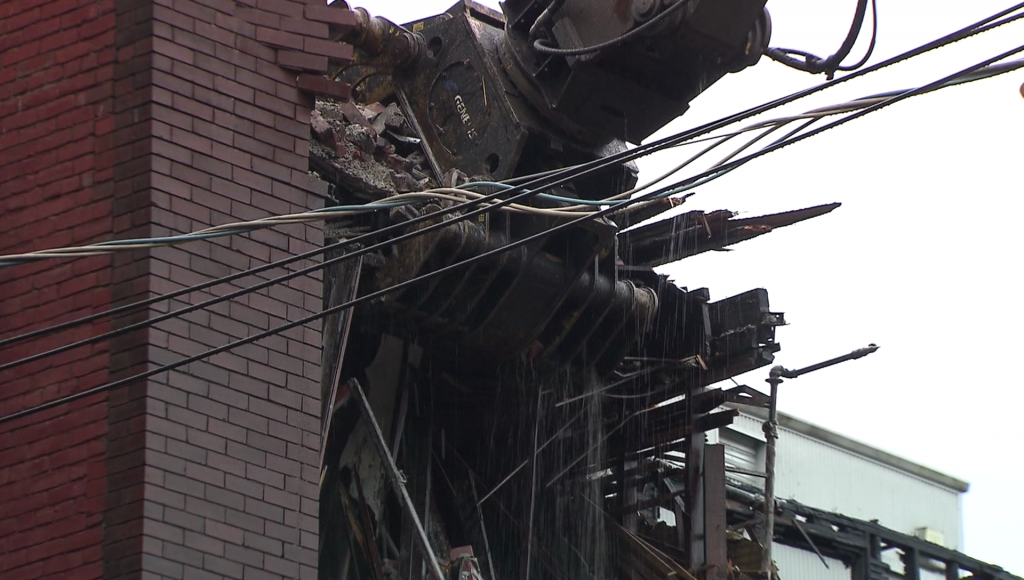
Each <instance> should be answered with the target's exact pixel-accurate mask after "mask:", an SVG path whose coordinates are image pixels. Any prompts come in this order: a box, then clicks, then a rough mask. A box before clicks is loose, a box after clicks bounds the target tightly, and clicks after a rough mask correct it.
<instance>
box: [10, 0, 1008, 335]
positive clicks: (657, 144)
mask: <svg viewBox="0 0 1024 580" xmlns="http://www.w3.org/2000/svg"><path fill="white" fill-rule="evenodd" d="M1022 8H1024V2H1021V3H1018V4H1016V5H1014V6H1011V7H1009V8H1006V9H1004V10H1002V11H1000V12H997V13H995V14H993V15H991V16H988V17H986V18H984V19H982V20H979V21H977V22H974V23H973V24H970V25H968V26H965V27H963V28H961V29H959V30H957V31H954V32H952V33H950V34H947V35H945V36H942V37H940V38H938V39H936V40H933V41H931V42H929V43H927V44H924V45H921V46H919V47H917V48H914V49H911V50H909V51H906V52H904V53H902V54H899V55H897V56H894V57H892V58H889V59H886V60H885V61H882V62H879V63H877V64H875V65H872V66H870V67H867V68H864V69H861V70H858V71H856V72H853V73H851V74H849V75H845V76H843V77H841V78H839V79H831V80H828V81H826V82H824V83H822V84H819V85H817V86H815V87H810V88H808V89H804V90H801V91H797V92H795V93H792V94H790V95H788V96H785V97H782V98H779V99H775V100H773V101H770V102H768V103H764V104H762V105H758V106H755V107H752V108H750V109H747V110H745V111H742V112H739V113H735V114H733V115H730V116H728V117H725V118H723V119H720V120H718V121H715V122H712V123H706V124H705V125H702V126H700V127H697V128H695V129H692V130H689V131H684V132H680V133H677V134H675V135H671V136H668V137H665V138H663V139H660V140H657V141H654V142H652V143H648V144H645V145H641V146H639V147H636V148H634V149H632V150H629V151H626V152H621V153H618V154H614V155H611V156H608V157H605V158H602V159H599V160H594V161H591V162H588V163H583V164H580V165H577V166H574V167H571V168H567V169H566V170H564V171H559V172H556V173H554V174H548V173H545V174H540V175H538V176H537V178H536V179H534V180H532V181H528V182H526V183H523V184H522V185H520V186H517V187H519V188H520V189H519V191H525V193H520V194H518V195H515V196H514V197H511V198H508V200H507V201H509V202H511V201H513V200H515V199H520V198H522V197H525V196H528V195H531V192H530V190H527V189H526V187H527V186H529V187H533V188H535V189H534V192H536V191H539V190H540V188H542V187H543V188H553V187H556V186H558V185H561V184H564V183H567V182H570V181H572V180H573V179H576V178H578V177H581V176H585V175H587V174H589V173H591V172H593V171H596V170H600V169H602V168H605V167H608V166H610V165H613V164H616V163H620V162H623V161H627V160H631V159H635V158H637V157H640V156H641V155H646V154H648V153H649V152H651V153H653V152H656V151H660V150H664V149H667V148H670V147H675V146H678V145H679V144H681V143H683V142H684V141H686V140H688V139H694V138H696V137H700V136H701V135H705V134H707V133H709V132H711V131H714V130H716V129H718V128H721V127H724V126H726V125H730V124H732V123H735V122H738V121H741V120H743V119H747V118H750V117H753V116H756V115H758V114H761V113H763V112H765V111H768V110H770V109H773V108H777V107H779V106H782V105H785V104H788V103H790V102H793V101H795V100H798V99H801V98H803V97H806V96H809V95H811V94H814V93H817V92H819V91H822V90H825V89H827V88H830V87H832V86H835V85H837V84H840V83H844V82H846V81H849V80H853V79H855V78H858V77H860V76H863V75H866V74H869V73H871V72H874V71H876V70H880V69H882V68H885V67H888V66H891V65H894V64H897V63H899V62H902V61H904V60H907V59H910V58H914V57H916V56H919V55H921V54H924V53H926V52H929V51H931V50H935V49H937V48H941V47H943V46H946V45H948V44H952V43H955V42H958V41H960V40H963V39H965V38H968V37H971V36H975V35H977V34H981V33H983V32H987V31H989V30H993V29H995V28H998V27H1000V26H1005V25H1007V24H1010V23H1012V22H1015V21H1017V20H1020V19H1021V18H1024V14H1018V15H1016V16H1009V17H1007V16H1008V15H1010V14H1012V13H1013V12H1017V11H1019V10H1021V9H1022ZM1003 17H1007V18H1005V19H1003V20H1001V21H1000V20H999V19H1000V18H1003ZM565 174H568V175H569V177H567V178H559V177H558V176H560V175H565ZM549 178H555V180H554V181H553V182H547V181H546V180H547V179H549ZM520 179H521V178H520ZM515 192H516V188H513V189H512V190H509V191H505V192H495V193H493V194H490V195H488V196H485V197H484V198H481V199H477V200H471V201H468V202H466V203H464V204H462V205H461V206H457V207H454V208H450V209H449V211H457V210H460V209H466V208H469V207H472V206H475V205H479V204H480V203H483V202H485V201H491V200H494V199H497V198H498V197H499V196H500V195H503V194H504V195H508V194H511V193H515ZM479 213H480V212H472V213H469V214H462V215H459V216H456V217H455V218H454V221H462V220H465V219H469V218H471V217H474V216H476V215H479ZM433 218H434V216H433V215H432V214H426V215H422V216H418V217H416V218H413V219H412V220H409V221H407V222H402V223H399V224H392V225H391V226H387V227H385V228H381V229H380V230H376V231H374V232H370V233H368V234H364V235H361V236H357V237H355V238H352V239H349V240H344V241H340V242H337V243H334V244H331V245H329V246H325V247H323V248H318V249H315V250H311V251H309V252H305V253H303V254H299V255H297V256H292V257H289V258H285V259H283V260H279V261H278V262H274V263H270V264H265V265H263V266H259V267H257V268H253V269H250V270H246V271H243V272H239V273H236V274H232V275H229V276H225V277H223V278H219V279H215V280H210V281H208V282H204V283H201V284H197V285H195V286H192V287H189V288H184V289H181V290H177V291H174V292H171V293H168V294H164V295H161V296H156V297H153V298H150V299H147V300H144V301H141V302H138V303H134V304H128V305H125V306H121V307H118V308H114V309H111V310H107V311H104V312H100V313H96V314H93V315H89V316H85V317H82V318H79V319H76V320H72V321H68V322H65V323H61V324H58V325H54V326H51V327H48V328H44V329H39V330H36V331H31V332H28V333H25V334H22V335H19V336H15V337H12V338H8V339H4V340H0V346H7V345H9V344H13V343H16V342H20V341H24V340H28V339H31V338H36V337H38V336H42V335H45V334H50V333H52V332H57V331H60V330H65V329H68V328H73V327H75V326H79V325H82V324H87V323H89V322H93V321H95V320H98V319H100V318H103V317H105V316H114V315H117V314H121V313H123V312H127V311H130V310H134V309H137V308H142V307H145V306H149V305H152V304H155V303H157V302H161V301H163V300H168V299H172V298H176V297H178V296H182V295H184V294H188V293H191V292H194V291H199V290H203V289H206V288H210V287H212V286H215V285H218V284H221V283H226V282H231V281H234V280H238V279H240V278H242V277H245V276H249V275H255V274H258V273H262V272H265V271H267V270H269V269H272V268H275V267H280V266H283V265H286V264H289V263H292V262H295V261H298V260H301V259H306V258H312V257H315V256H318V255H320V254H323V253H325V252H328V251H331V250H335V249H341V248H344V247H348V246H352V245H357V244H361V243H362V242H364V241H367V240H369V239H370V238H373V237H377V236H380V235H383V234H385V233H390V232H393V231H395V230H397V229H400V228H405V227H409V226H411V225H414V224H417V223H421V222H423V221H426V220H429V219H433ZM453 223H454V222H453ZM429 229H430V228H429V227H428V228H425V229H424V230H419V233H426V231H429ZM395 241H400V240H395Z"/></svg>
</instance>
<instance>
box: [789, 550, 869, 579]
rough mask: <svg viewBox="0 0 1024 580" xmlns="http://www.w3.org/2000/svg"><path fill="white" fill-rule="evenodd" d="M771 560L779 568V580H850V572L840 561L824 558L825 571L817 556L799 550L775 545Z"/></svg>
mask: <svg viewBox="0 0 1024 580" xmlns="http://www.w3.org/2000/svg"><path fill="white" fill-rule="evenodd" d="M772 559H773V560H775V565H776V566H778V568H779V578H780V580H850V578H851V576H850V575H851V571H850V569H849V568H847V567H846V565H844V564H843V563H842V561H840V560H835V559H833V558H825V561H826V562H828V568H827V569H826V568H825V566H824V565H822V563H821V560H820V559H818V555H817V554H815V553H814V552H807V551H804V550H801V549H799V548H792V547H790V546H783V545H780V544H775V545H774V546H772Z"/></svg>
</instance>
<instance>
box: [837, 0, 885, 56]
mask: <svg viewBox="0 0 1024 580" xmlns="http://www.w3.org/2000/svg"><path fill="white" fill-rule="evenodd" d="M877 40H878V0H871V42H869V43H868V49H867V51H866V52H865V53H864V56H863V57H861V59H860V60H858V61H857V62H856V63H854V64H851V65H848V66H839V67H836V70H840V71H843V72H850V71H855V70H857V69H859V68H860V67H862V66H864V65H866V64H867V63H868V60H870V59H871V55H872V54H874V53H875V42H876V41H877Z"/></svg>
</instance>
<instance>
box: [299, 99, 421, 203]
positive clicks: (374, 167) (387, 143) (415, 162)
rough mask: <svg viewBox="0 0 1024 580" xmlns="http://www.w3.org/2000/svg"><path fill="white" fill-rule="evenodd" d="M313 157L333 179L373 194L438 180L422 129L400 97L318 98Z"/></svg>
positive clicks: (381, 195)
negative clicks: (363, 101)
mask: <svg viewBox="0 0 1024 580" xmlns="http://www.w3.org/2000/svg"><path fill="white" fill-rule="evenodd" d="M311 128H312V131H311V139H310V147H309V152H310V160H311V161H312V162H313V164H314V166H315V168H316V170H317V172H318V173H320V174H321V176H323V177H324V178H325V179H326V180H327V181H328V182H330V183H334V184H336V185H337V186H339V187H342V188H344V189H347V190H349V191H352V192H357V193H358V194H360V195H362V196H367V197H369V198H371V199H373V200H377V199H382V198H385V197H389V196H392V195H396V194H398V193H406V192H412V191H422V190H424V189H428V188H431V187H435V186H436V184H435V182H434V181H433V178H432V177H431V171H430V165H429V163H428V162H427V157H426V155H424V153H423V150H422V148H421V147H420V139H419V137H418V136H417V134H416V130H415V129H414V128H413V126H412V125H411V124H410V123H409V121H408V119H406V117H405V115H404V114H403V113H402V110H401V108H400V107H399V106H398V105H397V104H396V103H391V104H389V105H386V106H385V105H382V104H380V103H373V104H370V105H366V106H364V105H359V104H355V103H350V102H348V103H345V102H337V101H331V100H318V101H317V103H316V110H314V111H313V113H312V118H311Z"/></svg>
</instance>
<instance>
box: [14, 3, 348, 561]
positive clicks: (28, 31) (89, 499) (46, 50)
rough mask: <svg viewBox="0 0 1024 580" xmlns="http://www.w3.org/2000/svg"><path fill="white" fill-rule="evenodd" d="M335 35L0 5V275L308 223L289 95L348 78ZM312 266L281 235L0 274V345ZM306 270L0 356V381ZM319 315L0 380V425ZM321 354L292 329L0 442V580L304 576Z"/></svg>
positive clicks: (164, 15) (221, 319) (302, 15)
mask: <svg viewBox="0 0 1024 580" xmlns="http://www.w3.org/2000/svg"><path fill="white" fill-rule="evenodd" d="M350 21H351V18H350V15H349V14H348V13H347V11H345V10H343V9H342V8H339V7H335V6H326V5H325V4H324V2H323V0H320V2H310V3H303V2H299V1H293V0H237V1H236V0H196V1H192V0H52V1H50V2H46V3H42V2H35V1H32V0H0V216H2V219H0V223H2V224H3V229H4V235H3V236H0V253H2V254H11V253H16V252H23V251H29V250H37V249H44V248H53V247H61V246H70V245H81V244H86V243H90V242H96V241H102V240H109V239H124V238H136V237H154V236H165V235H169V234H177V233H186V232H190V231H195V230H198V229H201V228H203V227H207V226H210V225H217V224H222V223H227V222H231V221H237V220H240V219H254V218H260V217H265V216H268V215H272V214H282V213H291V212H300V211H305V210H308V209H311V208H317V207H322V206H323V205H324V198H325V195H326V193H327V186H326V184H325V183H323V182H321V181H319V180H317V179H316V178H315V177H311V176H310V174H309V173H308V151H309V144H308V137H309V115H310V110H311V108H312V107H313V104H314V99H315V95H314V94H312V93H311V92H310V89H313V90H316V89H317V88H318V87H323V83H322V82H319V81H317V78H318V75H322V74H323V73H324V72H325V71H327V69H328V67H329V66H331V65H332V64H336V63H339V62H343V61H344V60H345V59H347V58H349V57H350V56H351V52H350V49H349V48H348V47H347V46H345V45H342V44H340V43H338V42H335V41H334V40H332V39H334V38H337V37H338V35H339V34H340V33H341V32H343V31H344V29H345V27H346V26H348V25H349V23H350ZM302 75H312V76H311V77H303V76H302ZM311 80H313V81H316V82H310V81H311ZM327 88H329V87H324V88H322V89H321V90H327ZM321 244H322V230H321V229H320V227H319V226H317V225H294V226H288V227H281V228H275V229H272V230H263V231H261V232H254V233H252V234H249V235H244V236H233V237H225V238H220V239H216V240H210V241H202V242H195V243H190V244H187V245H183V246H178V247H175V248H161V249H157V250H152V251H136V252H133V253H122V254H118V255H116V256H114V257H110V256H100V257H90V258H80V259H75V260H59V261H58V260H52V261H44V262H37V263H33V264H26V265H18V266H12V267H8V268H3V269H2V270H0V340H3V339H9V338H12V337H15V336H19V335H23V334H25V333H28V332H32V331H35V330H39V329H43V328H47V327H50V326H52V325H54V324H58V323H61V322H65V321H69V320H74V319H78V318H81V317H83V316H87V315H90V314H94V313H99V312H103V311H106V310H109V309H110V308H113V307H117V306H121V305H125V304H129V303H132V302H136V301H139V300H143V299H147V298H151V297H154V296H156V295H158V294H164V293H167V292H171V291H174V290H178V289H181V288H183V287H186V286H191V285H194V284H198V283H201V282H205V281H207V280H210V279H213V278H217V277H221V276H225V275H228V274H232V273H236V272H238V271H241V270H245V269H249V268H252V267H256V266H260V265H263V264H266V263H268V262H272V261H275V260H280V259H282V258H285V257H288V256H291V255H294V254H296V253H301V252H304V251H308V250H310V249H313V248H315V247H318V246H320V245H321ZM310 263H311V262H310V261H308V260H307V261H300V262H296V263H293V264H290V265H288V266H286V267H284V268H276V269H271V270H270V271H268V272H264V273H263V274H261V275H260V276H251V277H248V278H243V279H241V280H238V281H236V282H234V283H232V284H221V285H218V286H214V287H212V288H210V289H209V290H206V291H200V292H193V293H191V294H186V295H184V296H181V297H180V298H178V299H175V300H170V301H164V302H157V303H155V304H154V305H153V306H152V307H150V308H149V309H142V310H136V311H132V312H129V313H126V314H124V315H121V316H118V317H114V318H110V317H99V318H97V319H96V320H94V321H93V322H91V323H90V324H87V325H83V326H77V327H75V328H72V329H69V330H65V331H62V332H59V333H55V334H43V335H40V336H37V337H35V338H33V339H31V340H27V341H21V342H18V343H16V344H12V345H9V346H4V347H0V365H2V364H6V363H10V362H12V361H15V360H18V359H21V358H23V357H26V356H30V355H35V354H37V353H41V352H45V351H47V350H50V349H53V348H56V347H59V346H61V345H64V344H67V343H71V342H74V341H77V340H82V339H87V338H89V337H92V336H96V335H98V334H101V333H104V332H107V331H111V330H115V329H118V328H124V327H125V326H126V325H129V324H133V323H137V322H139V321H144V320H146V319H148V318H151V317H153V316H157V315H159V314H161V313H164V312H167V311H168V309H172V310H173V309H178V308H181V307H183V306H186V305H189V304H195V303H198V302H201V301H203V300H206V299H209V298H211V297H213V296H220V295H223V294H226V293H228V292H230V291H233V290H235V289H238V288H245V287H247V286H250V285H252V284H253V283H256V282H258V281H260V280H262V279H269V278H272V277H276V276H280V275H282V274H284V273H286V272H287V271H288V269H291V270H297V269H299V268H303V267H306V266H308V265H310ZM321 294H322V281H321V279H320V278H319V277H318V276H302V277H299V278H296V279H293V280H291V281H289V282H287V283H285V284H279V285H274V286H271V287H270V288H269V289H266V290H262V291H257V292H254V293H251V294H247V295H245V296H242V297H240V298H238V299H235V300H232V301H230V302H225V303H222V304H219V305H216V306H214V307H211V308H209V309H204V310H199V311H197V312H194V313H192V314H189V315H186V316H183V317H174V318H171V319H169V320H167V321H165V322H162V323H159V324H156V325H153V326H151V327H149V328H145V329H141V330H139V331H135V332H132V333H128V334H124V335H121V336H118V337H116V338H113V339H112V340H110V341H108V342H104V343H99V344H91V345H88V346H83V347H79V348H75V349H73V350H70V351H68V352H65V353H62V354H60V355H56V356H52V357H46V358H44V359H41V360H39V361H36V362H33V363H30V364H25V365H20V366H17V367H14V368H9V369H6V370H3V371H0V386H2V388H0V415H3V416H6V415H9V414H11V413H14V412H18V411H22V410H25V409H29V408H33V407H35V406H37V405H40V404H43V403H46V402H48V401H53V400H55V399H58V398H60V397H64V396H67V395H71V394H76V393H80V392H82V391H85V390H88V389H91V388H95V387H98V386H101V385H104V384H106V383H109V382H110V381H113V380H117V379H120V378H124V377H128V376H131V375H133V374H136V373H139V372H142V371H145V370H149V369H152V368H155V367H157V366H159V365H162V364H166V363H170V362H174V361H176V360H179V359H181V358H183V357H185V356H190V355H194V354H197V353H200V352H202V351H205V350H208V349H210V348H214V347H217V346H220V345H223V344H226V343H228V342H230V341H233V340H236V339H238V338H244V337H246V336H249V335H251V334H254V333H256V332H260V331H262V330H266V329H268V328H272V327H274V326H278V325H281V324H283V323H284V322H286V321H290V320H295V319H297V318H301V317H303V316H306V315H308V314H310V313H314V312H318V311H319V310H320V309H321ZM320 347H321V333H320V329H319V327H318V326H315V325H312V324H311V325H309V326H306V327H300V328H296V329H293V330H292V331H288V332H284V333H282V334H280V335H276V336H274V337H272V338H269V339H267V340H265V341H261V342H258V343H256V344H253V345H249V346H247V347H243V348H239V349H237V350H234V351H231V352H227V353H223V354H221V355H218V356H215V357H212V358H209V359H207V360H205V361H203V362H197V363H193V364H191V365H189V366H186V367H183V368H181V369H179V370H177V371H172V372H169V373H161V374H157V375H155V376H153V377H151V378H150V379H148V380H145V381H141V382H137V383H135V384H132V385H130V386H127V387H123V388H120V389H115V390H111V391H109V393H100V394H96V395H92V396H88V397H85V398H82V399H79V400H77V401H76V402H74V403H70V404H65V405H60V406H57V407H54V408H51V409H48V410H45V411H41V412H38V413H34V414H32V415H29V416H26V417H23V418H20V419H17V420H14V421H9V422H6V423H3V424H0V521H3V522H4V525H3V526H2V529H0V577H2V578H4V579H5V580H19V579H22V578H25V579H28V578H83V579H88V578H110V579H119V578H174V579H190V578H201V579H208V578H239V579H244V580H250V579H257V580H260V579H276V578H303V579H307V578H314V577H315V576H316V570H315V566H316V554H317V545H318V522H317V514H318V505H317V498H318V465H317V463H318V452H319V446H320V441H319V432H320V417H319V415H320V389H319V381H320V363H321V360H320V357H321V355H320V350H321V348H320Z"/></svg>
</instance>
